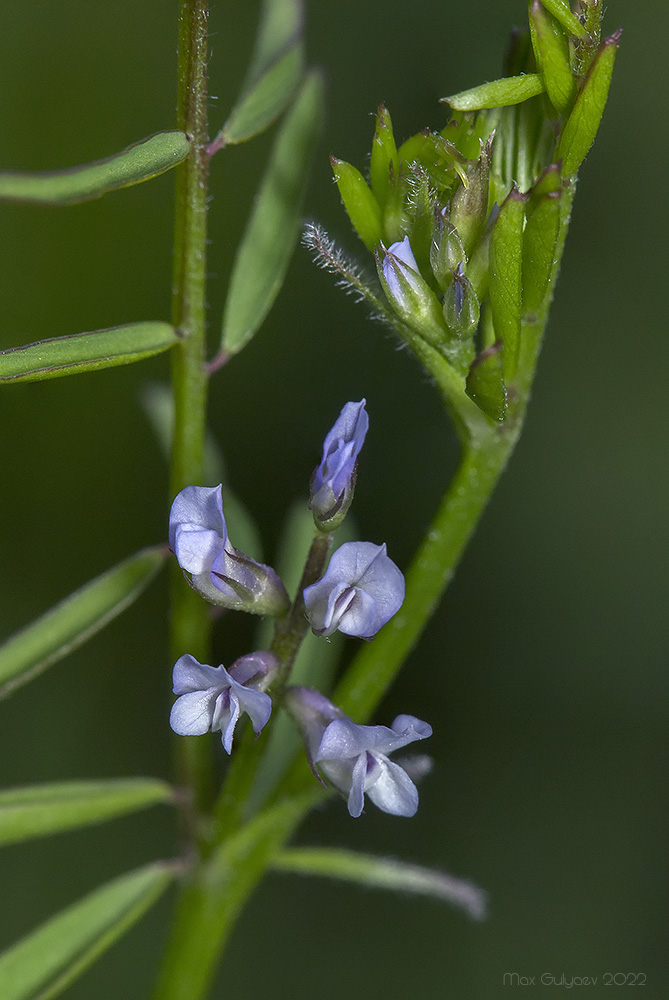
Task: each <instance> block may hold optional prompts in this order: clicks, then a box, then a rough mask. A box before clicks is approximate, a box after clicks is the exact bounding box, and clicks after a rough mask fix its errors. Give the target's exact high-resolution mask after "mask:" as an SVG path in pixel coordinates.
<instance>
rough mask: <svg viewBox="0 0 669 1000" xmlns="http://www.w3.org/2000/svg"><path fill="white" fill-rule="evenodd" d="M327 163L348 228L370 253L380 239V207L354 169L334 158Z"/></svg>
mask: <svg viewBox="0 0 669 1000" xmlns="http://www.w3.org/2000/svg"><path fill="white" fill-rule="evenodd" d="M330 163H331V165H332V173H333V174H334V178H335V180H336V182H337V187H338V188H339V196H340V197H341V200H342V204H343V205H344V208H345V209H346V214H347V215H348V217H349V219H350V220H351V225H352V226H353V228H354V229H355V231H356V233H357V234H358V236H359V237H360V239H361V240H362V242H363V243H364V244H365V246H366V247H367V249H368V250H369V251H370V252H371V253H373V252H374V247H375V246H376V244H377V243H379V242H380V241H381V240H382V239H383V223H382V216H381V208H380V206H379V203H378V202H377V200H376V198H375V197H374V195H373V194H372V192H371V190H370V188H369V185H368V184H367V181H366V180H365V178H364V177H363V176H362V174H361V173H360V171H359V170H358V169H357V168H356V167H354V166H352V165H351V164H350V163H346V162H345V161H344V160H338V159H337V158H336V157H335V156H331V157H330Z"/></svg>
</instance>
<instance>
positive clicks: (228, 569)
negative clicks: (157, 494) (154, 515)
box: [169, 485, 290, 616]
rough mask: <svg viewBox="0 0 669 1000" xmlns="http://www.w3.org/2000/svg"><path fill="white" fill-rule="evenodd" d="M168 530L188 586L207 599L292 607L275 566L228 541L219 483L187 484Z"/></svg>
mask: <svg viewBox="0 0 669 1000" xmlns="http://www.w3.org/2000/svg"><path fill="white" fill-rule="evenodd" d="M169 536H170V545H171V546H172V550H173V552H174V554H175V556H176V557H177V561H178V563H179V565H180V566H181V568H182V569H183V570H184V571H185V572H187V573H190V574H191V581H190V582H191V586H192V587H193V589H194V590H196V591H197V592H198V594H201V595H202V597H204V598H205V599H206V600H208V601H209V602H210V603H211V604H217V605H219V606H221V607H224V608H233V609H235V610H237V611H248V612H250V613H251V614H256V615H271V616H279V615H282V614H284V613H285V612H286V611H287V610H288V608H289V607H290V601H289V600H288V595H287V593H286V588H285V587H284V585H283V583H282V582H281V580H280V579H279V577H278V576H277V574H276V573H275V572H274V570H273V569H271V568H270V567H269V566H264V565H262V563H257V562H255V560H254V559H251V558H250V556H246V555H244V553H243V552H239V551H238V549H236V548H234V546H233V545H232V544H231V543H230V540H229V538H228V531H227V526H226V523H225V517H224V514H223V494H222V487H221V486H220V485H219V486H214V487H211V488H210V487H206V486H186V487H185V489H183V490H182V491H181V492H180V493H179V494H178V496H177V497H176V498H175V500H174V503H173V504H172V509H171V511H170V529H169Z"/></svg>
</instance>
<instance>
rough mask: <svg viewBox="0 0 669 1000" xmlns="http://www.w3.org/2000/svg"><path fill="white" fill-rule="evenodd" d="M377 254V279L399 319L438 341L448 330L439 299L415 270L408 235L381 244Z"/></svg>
mask: <svg viewBox="0 0 669 1000" xmlns="http://www.w3.org/2000/svg"><path fill="white" fill-rule="evenodd" d="M382 251H383V260H381V259H380V258H379V256H378V254H377V268H378V272H379V279H380V281H381V284H382V285H383V288H384V291H385V293H386V296H387V297H388V301H389V302H390V304H391V305H392V307H393V308H394V310H395V311H396V312H397V314H398V315H399V316H400V317H401V319H402V320H403V321H404V322H405V323H407V324H408V325H409V326H411V327H412V328H413V329H414V330H416V332H418V333H419V334H420V335H421V336H422V337H423V338H424V339H425V340H427V341H428V342H429V343H432V344H435V345H439V344H441V343H442V341H443V340H444V336H445V335H446V333H447V330H446V325H445V323H444V319H443V314H442V310H441V306H440V304H439V300H438V299H437V296H436V295H435V294H434V292H433V291H432V289H431V288H430V286H429V285H428V284H427V282H426V281H425V280H424V279H423V278H422V277H421V275H420V273H419V271H418V265H417V263H416V258H415V257H414V255H413V251H412V249H411V244H410V243H409V237H408V236H405V237H404V239H403V240H402V241H401V242H397V243H393V244H392V245H391V246H390V247H389V248H388V249H387V250H386V249H385V247H382Z"/></svg>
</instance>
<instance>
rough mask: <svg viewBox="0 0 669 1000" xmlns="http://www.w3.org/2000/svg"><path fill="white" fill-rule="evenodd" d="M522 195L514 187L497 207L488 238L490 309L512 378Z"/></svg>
mask: <svg viewBox="0 0 669 1000" xmlns="http://www.w3.org/2000/svg"><path fill="white" fill-rule="evenodd" d="M525 200H526V199H525V196H523V195H521V193H520V192H519V190H518V188H516V187H513V188H512V189H511V191H510V192H509V194H508V196H507V198H506V201H505V202H504V204H503V205H502V207H501V208H500V210H499V215H498V216H497V219H496V220H495V224H494V226H493V230H492V236H491V239H490V262H489V267H490V272H489V275H490V278H489V280H490V286H489V295H490V308H491V310H492V318H493V324H494V326H495V333H496V337H497V339H498V340H501V341H502V343H503V344H504V372H505V376H506V380H507V382H510V381H511V379H512V378H513V376H514V374H515V371H516V365H517V362H518V351H519V349H520V321H521V307H522V260H523V222H524V217H525Z"/></svg>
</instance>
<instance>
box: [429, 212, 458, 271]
mask: <svg viewBox="0 0 669 1000" xmlns="http://www.w3.org/2000/svg"><path fill="white" fill-rule="evenodd" d="M443 211H444V210H442V212H439V213H438V215H437V219H436V223H435V234H434V239H433V240H432V244H431V246H430V266H431V267H432V273H433V274H434V276H435V278H436V280H437V284H438V285H439V287H440V288H441V290H442V291H445V289H446V288H447V287H448V285H449V284H450V282H451V278H452V275H453V271H455V269H456V267H457V266H458V264H462V263H464V262H465V261H466V256H465V251H464V248H463V246H462V240H461V239H460V236H459V235H458V231H457V229H456V228H455V226H454V225H452V224H451V223H450V222H449V221H448V219H445V218H444V215H443Z"/></svg>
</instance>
